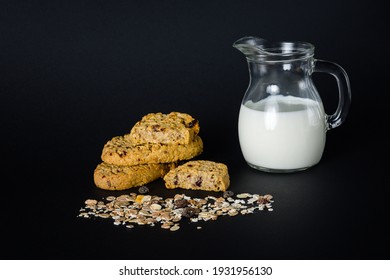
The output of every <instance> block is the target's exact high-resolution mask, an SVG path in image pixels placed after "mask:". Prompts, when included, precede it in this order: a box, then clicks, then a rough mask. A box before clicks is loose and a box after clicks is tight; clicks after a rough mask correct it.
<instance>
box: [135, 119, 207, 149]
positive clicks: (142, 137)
mask: <svg viewBox="0 0 390 280" xmlns="http://www.w3.org/2000/svg"><path fill="white" fill-rule="evenodd" d="M199 130H200V127H199V122H198V121H197V120H196V119H194V118H193V117H192V116H190V115H189V114H186V113H180V112H171V113H169V114H163V113H150V114H147V115H145V116H144V117H142V119H141V120H140V121H138V122H137V123H136V124H135V125H134V126H133V127H132V129H131V131H130V135H129V138H130V141H131V142H132V143H133V145H142V144H148V143H154V144H181V145H187V144H189V143H190V142H192V141H193V140H194V138H195V137H196V135H198V133H199Z"/></svg>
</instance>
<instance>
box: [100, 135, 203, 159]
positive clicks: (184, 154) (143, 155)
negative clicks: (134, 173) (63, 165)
mask: <svg viewBox="0 0 390 280" xmlns="http://www.w3.org/2000/svg"><path fill="white" fill-rule="evenodd" d="M202 152H203V141H202V139H201V138H200V136H196V137H195V139H194V141H191V142H190V143H189V144H187V145H179V144H176V145H174V144H172V145H165V144H159V143H157V144H143V145H133V144H132V142H131V141H130V140H129V135H128V134H126V135H124V136H115V137H113V138H112V139H111V140H109V141H108V142H107V143H106V144H105V145H104V147H103V151H102V154H101V159H102V161H104V162H106V163H110V164H116V165H138V164H150V163H169V162H177V161H181V160H188V159H191V158H193V157H195V156H197V155H200V154H201V153H202Z"/></svg>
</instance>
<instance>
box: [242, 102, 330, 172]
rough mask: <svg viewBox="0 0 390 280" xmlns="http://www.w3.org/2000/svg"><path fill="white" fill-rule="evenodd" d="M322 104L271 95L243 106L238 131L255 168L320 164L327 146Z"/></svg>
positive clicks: (247, 157)
mask: <svg viewBox="0 0 390 280" xmlns="http://www.w3.org/2000/svg"><path fill="white" fill-rule="evenodd" d="M325 123H326V122H325V113H324V109H323V106H322V104H320V103H318V102H316V101H314V100H311V99H306V98H299V97H293V96H281V95H276V96H270V97H267V98H266V99H264V100H261V101H259V102H256V103H253V102H252V101H248V102H246V103H245V105H241V109H240V114H239V120H238V133H239V140H240V145H241V150H242V153H243V155H244V158H245V160H246V161H247V162H248V163H249V164H250V165H252V166H253V167H256V168H260V169H264V168H265V169H273V170H274V171H288V170H295V169H305V168H307V167H310V166H313V165H315V164H316V163H318V162H319V161H320V159H321V156H322V153H323V150H324V147H325V136H326V135H325V133H326V125H325Z"/></svg>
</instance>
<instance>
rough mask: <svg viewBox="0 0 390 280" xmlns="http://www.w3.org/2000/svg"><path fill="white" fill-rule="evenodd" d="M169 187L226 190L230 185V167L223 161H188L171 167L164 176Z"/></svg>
mask: <svg viewBox="0 0 390 280" xmlns="http://www.w3.org/2000/svg"><path fill="white" fill-rule="evenodd" d="M163 179H164V181H165V187H166V188H167V189H175V188H182V189H190V190H204V191H216V192H218V191H226V190H227V188H228V187H229V185H230V178H229V173H228V168H227V166H226V165H225V164H223V163H217V162H213V161H208V160H195V161H189V162H186V163H185V164H183V165H180V166H178V167H176V168H174V169H171V170H170V171H169V172H168V173H167V174H166V175H165V176H164V177H163Z"/></svg>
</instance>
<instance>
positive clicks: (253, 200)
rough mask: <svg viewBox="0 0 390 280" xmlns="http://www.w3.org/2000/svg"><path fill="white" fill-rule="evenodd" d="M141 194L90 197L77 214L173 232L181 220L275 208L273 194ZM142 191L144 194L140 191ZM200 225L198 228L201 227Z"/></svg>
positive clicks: (209, 219) (200, 219)
mask: <svg viewBox="0 0 390 280" xmlns="http://www.w3.org/2000/svg"><path fill="white" fill-rule="evenodd" d="M139 191H140V194H137V193H129V194H123V195H119V196H108V197H106V198H104V199H103V200H101V201H98V200H96V199H87V200H86V201H85V206H84V207H83V208H81V209H80V211H79V212H80V213H79V215H78V217H83V218H94V217H95V218H104V219H112V220H113V223H114V225H122V226H126V227H127V228H133V227H134V226H136V225H148V226H156V225H160V227H161V228H163V229H167V230H170V231H176V230H178V229H180V222H181V221H183V220H185V221H187V222H191V223H196V222H199V221H215V220H217V219H218V217H220V216H230V217H232V216H236V215H247V214H252V213H254V212H256V211H263V210H265V211H273V208H272V203H273V200H272V199H273V197H272V195H269V194H266V195H259V194H250V193H240V194H237V195H235V194H234V193H233V192H232V191H225V192H224V193H223V195H222V196H220V197H215V196H207V197H205V198H192V197H190V196H187V195H184V194H176V195H175V196H174V197H172V198H165V199H164V198H162V197H159V196H156V195H148V194H147V193H146V192H145V190H143V189H141V188H140V190H139ZM141 193H142V194H141ZM201 228H202V227H201V226H197V229H201Z"/></svg>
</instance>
